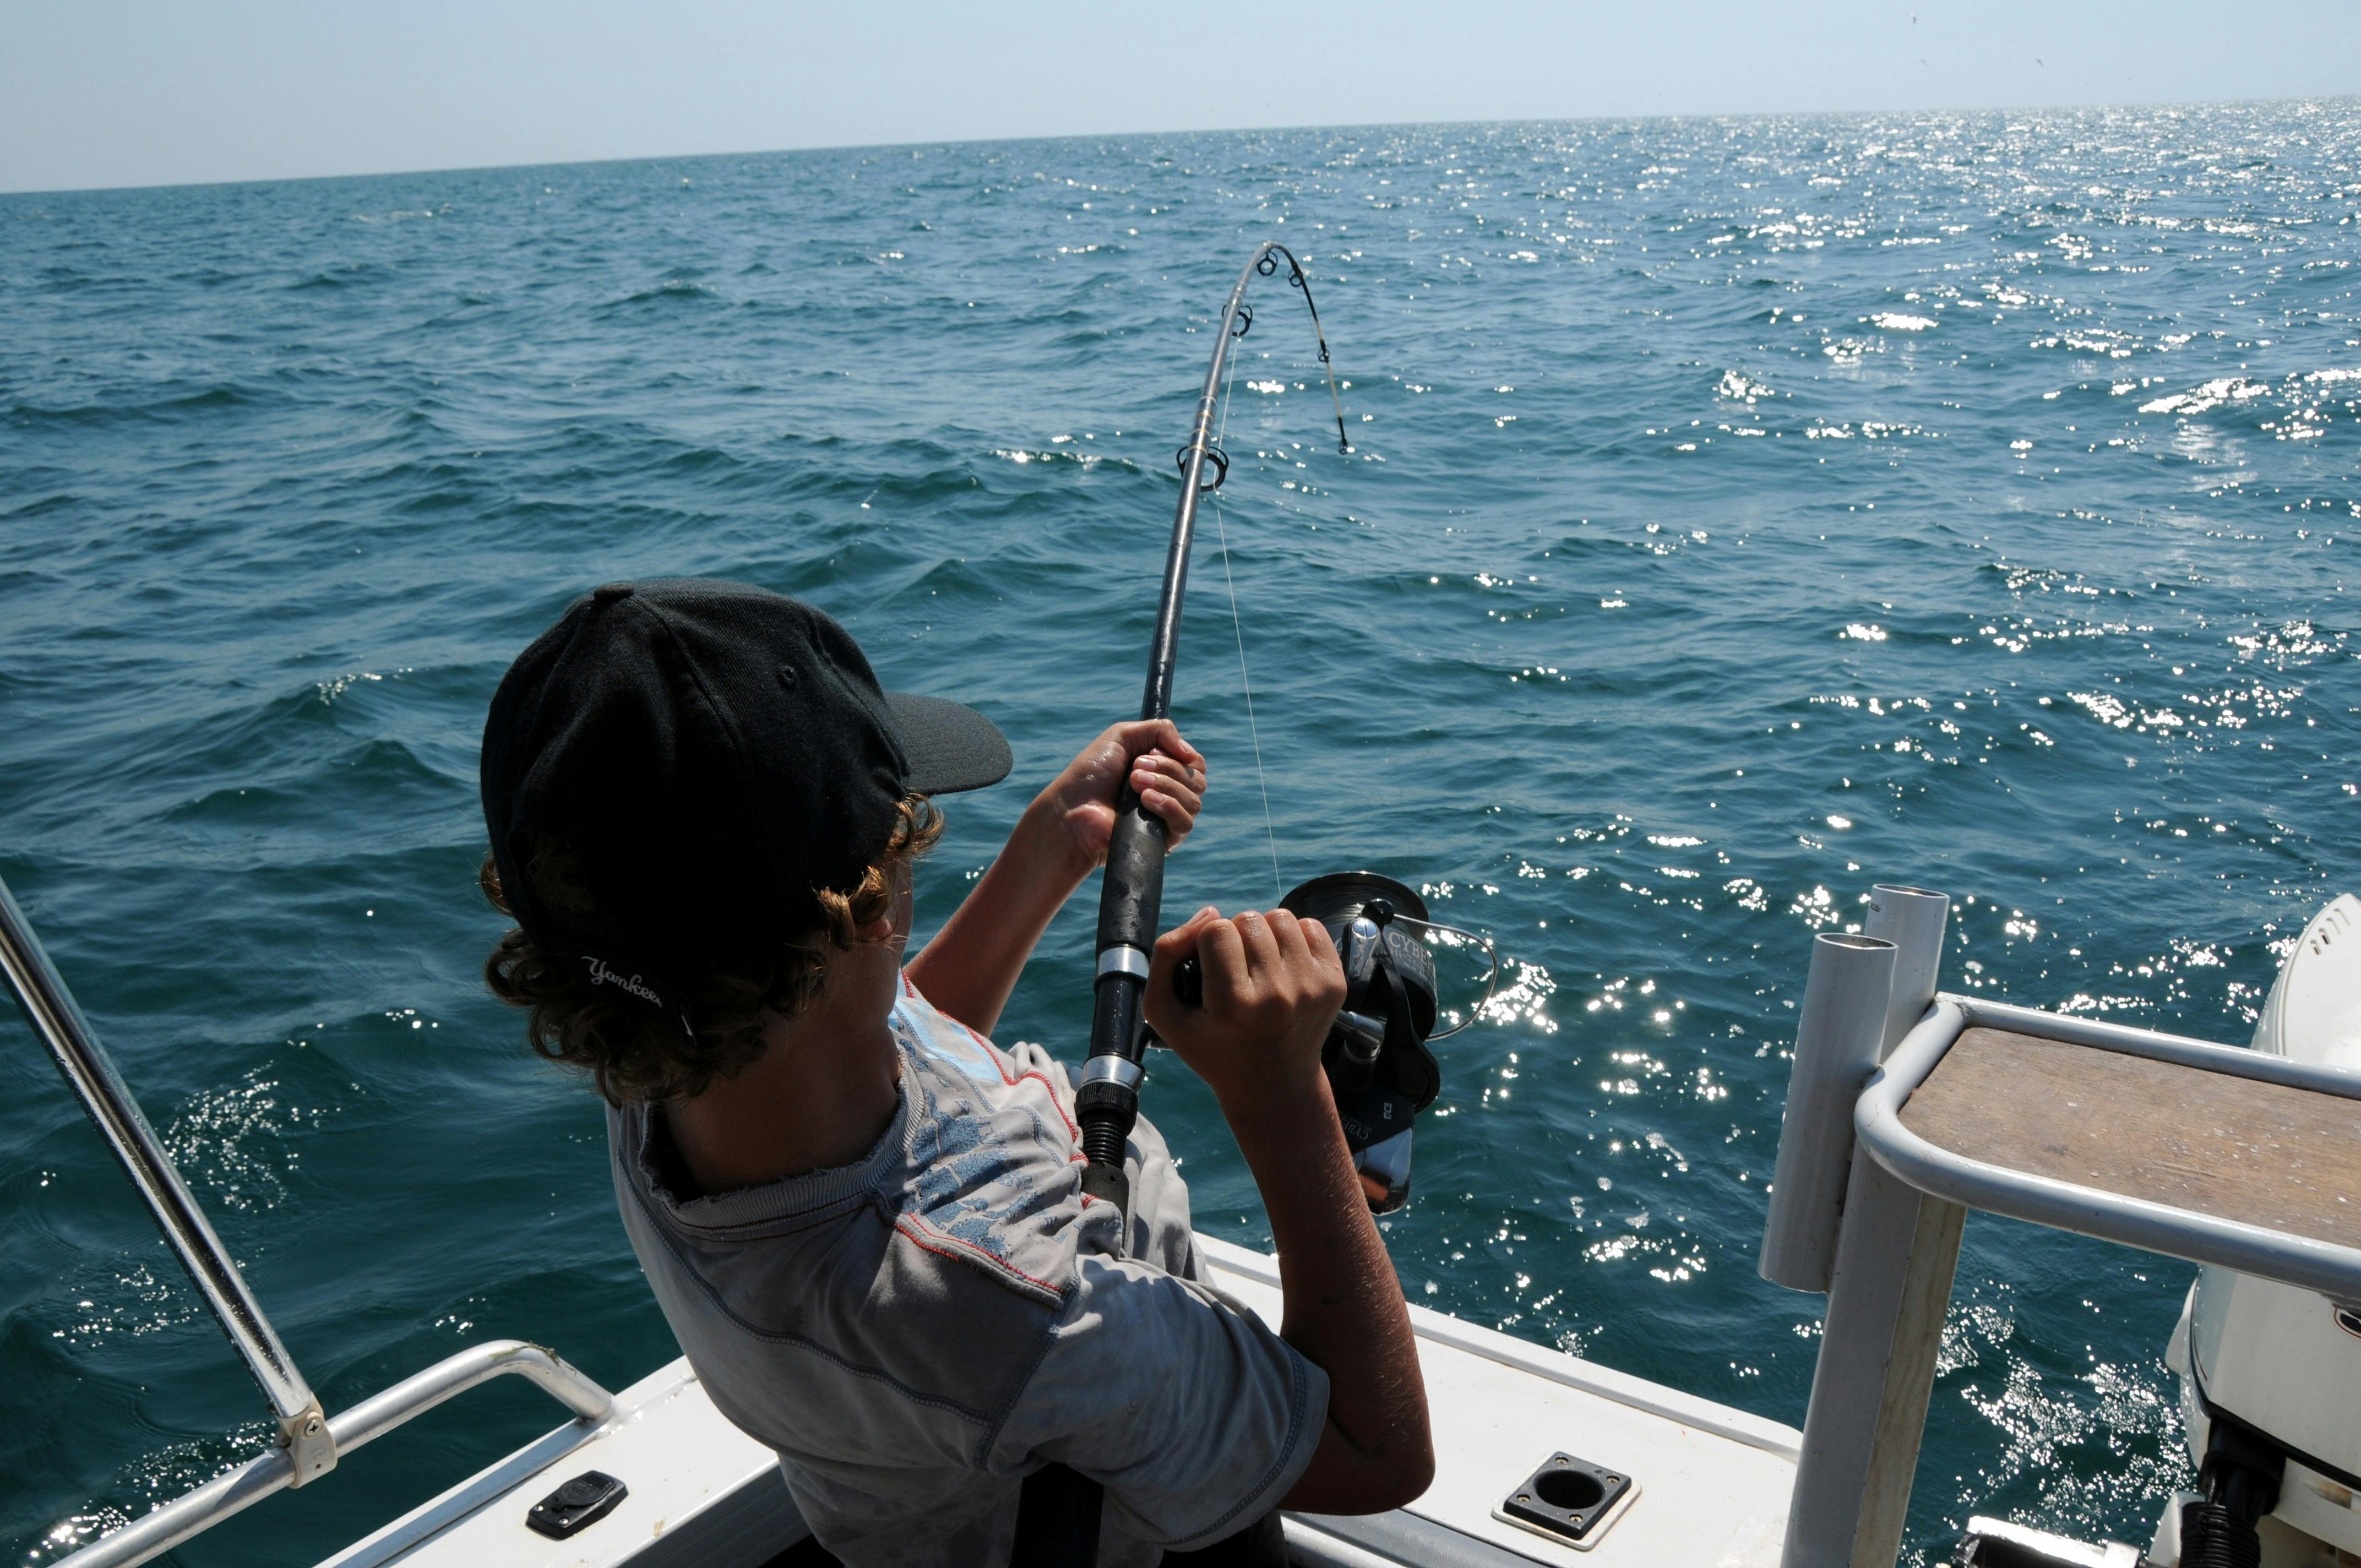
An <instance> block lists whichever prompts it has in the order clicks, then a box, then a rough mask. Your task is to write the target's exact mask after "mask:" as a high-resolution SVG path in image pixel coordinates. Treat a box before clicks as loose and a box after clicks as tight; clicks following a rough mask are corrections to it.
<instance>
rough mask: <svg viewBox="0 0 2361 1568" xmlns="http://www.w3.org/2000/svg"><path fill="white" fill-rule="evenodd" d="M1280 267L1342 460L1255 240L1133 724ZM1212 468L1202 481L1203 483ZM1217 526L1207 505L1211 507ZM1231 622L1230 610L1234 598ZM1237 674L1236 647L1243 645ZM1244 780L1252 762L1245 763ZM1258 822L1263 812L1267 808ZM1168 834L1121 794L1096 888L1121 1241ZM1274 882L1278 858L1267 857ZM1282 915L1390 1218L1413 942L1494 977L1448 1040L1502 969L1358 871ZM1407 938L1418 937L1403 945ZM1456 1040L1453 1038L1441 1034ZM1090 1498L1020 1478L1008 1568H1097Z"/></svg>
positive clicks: (1097, 1043) (1417, 1034) (1092, 1178)
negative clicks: (1328, 981)
mask: <svg viewBox="0 0 2361 1568" xmlns="http://www.w3.org/2000/svg"><path fill="white" fill-rule="evenodd" d="M1282 259H1284V261H1285V263H1286V267H1287V280H1288V282H1289V284H1290V285H1291V286H1292V287H1293V288H1295V289H1297V290H1298V291H1301V293H1302V295H1303V304H1304V308H1305V310H1306V311H1307V312H1309V313H1310V314H1311V317H1312V335H1313V337H1314V339H1315V340H1316V341H1317V342H1318V344H1319V348H1320V363H1321V366H1322V367H1323V370H1324V371H1325V372H1326V375H1327V378H1328V398H1329V406H1330V409H1331V411H1333V412H1334V416H1335V420H1336V449H1337V451H1338V452H1339V453H1340V454H1345V455H1349V454H1350V453H1351V452H1352V450H1353V444H1352V441H1351V439H1350V438H1349V437H1348V436H1347V435H1346V434H1345V405H1344V400H1343V398H1342V397H1341V396H1340V395H1339V394H1338V392H1337V389H1336V371H1335V367H1334V364H1333V362H1332V361H1331V360H1330V357H1329V354H1328V337H1327V334H1326V333H1325V332H1324V331H1323V329H1322V327H1321V324H1320V308H1319V306H1318V305H1317V304H1316V303H1314V302H1313V301H1312V281H1311V279H1310V278H1309V277H1308V276H1306V275H1305V273H1304V270H1303V265H1302V263H1301V262H1300V261H1298V260H1297V259H1296V258H1295V254H1294V253H1293V252H1292V251H1290V250H1289V249H1288V248H1287V247H1285V246H1283V245H1280V244H1279V243H1278V242H1277V241H1275V240H1266V241H1264V242H1263V243H1262V244H1261V245H1258V246H1257V247H1255V252H1254V254H1253V255H1252V256H1251V257H1249V258H1247V260H1246V265H1245V266H1244V267H1243V268H1241V269H1239V271H1238V279H1237V281H1236V283H1235V284H1234V285H1232V286H1231V289H1230V297H1229V302H1228V303H1227V304H1226V305H1224V307H1223V310H1222V314H1221V317H1220V319H1219V321H1218V322H1217V323H1216V324H1215V330H1214V337H1213V363H1212V364H1211V365H1209V366H1208V367H1206V370H1205V387H1204V390H1203V392H1202V394H1201V395H1200V396H1199V398H1198V400H1197V418H1196V422H1195V423H1194V425H1193V426H1192V427H1191V431H1190V434H1189V441H1188V444H1186V445H1184V446H1182V447H1181V448H1180V451H1179V453H1177V454H1176V455H1175V456H1174V461H1175V462H1176V463H1177V464H1178V465H1179V466H1180V501H1179V503H1178V505H1177V506H1176V508H1175V509H1174V512H1173V517H1172V542H1171V545H1170V549H1169V550H1168V551H1167V552H1166V554H1165V558H1164V583H1163V590H1162V594H1161V596H1160V598H1159V600H1158V604H1157V609H1156V630H1155V633H1154V635H1153V636H1152V637H1151V638H1150V640H1149V642H1148V688H1147V691H1146V692H1145V694H1144V695H1143V696H1141V698H1140V705H1139V709H1140V711H1139V716H1140V718H1143V719H1154V718H1170V716H1171V708H1172V672H1173V665H1174V663H1175V662H1176V660H1177V657H1178V654H1179V652H1180V609H1181V601H1182V598H1184V596H1185V594H1186V592H1187V588H1188V581H1189V551H1190V546H1191V543H1193V542H1194V539H1195V535H1196V524H1197V507H1198V503H1199V502H1200V501H1201V500H1202V499H1203V498H1204V497H1206V496H1208V495H1211V494H1213V492H1215V491H1216V490H1219V489H1220V488H1222V484H1223V482H1224V480H1225V479H1227V478H1228V477H1229V472H1230V460H1229V457H1228V455H1226V454H1225V453H1224V451H1223V450H1222V447H1221V444H1220V438H1219V435H1218V433H1217V432H1216V429H1215V424H1214V420H1215V411H1216V409H1217V407H1220V406H1224V404H1225V393H1224V387H1225V383H1224V370H1225V369H1226V367H1227V366H1228V364H1229V359H1230V353H1231V350H1232V349H1233V347H1235V345H1236V344H1237V342H1238V341H1239V340H1240V339H1242V338H1244V337H1245V336H1246V334H1247V333H1248V332H1249V331H1251V330H1252V328H1253V326H1254V309H1253V307H1252V306H1250V305H1248V304H1247V303H1246V290H1247V289H1248V287H1249V286H1250V285H1252V283H1253V282H1254V280H1255V279H1256V278H1257V277H1262V278H1268V277H1271V276H1273V275H1275V274H1276V273H1277V272H1278V271H1279V265H1280V262H1281V260H1282ZM1208 466H1210V467H1211V469H1212V477H1211V478H1210V479H1208V477H1207V469H1208ZM1215 505H1216V508H1217V511H1216V516H1217V517H1218V507H1219V502H1218V501H1217V502H1216V503H1215ZM1232 609H1233V611H1234V612H1235V593H1234V594H1233V596H1232ZM1240 656H1241V667H1243V658H1244V644H1243V641H1242V642H1241V644H1240ZM1257 765H1259V763H1258V762H1257ZM1265 810H1266V813H1268V795H1266V797H1265ZM1165 850H1166V845H1165V829H1164V823H1163V820H1162V819H1161V818H1160V817H1155V816H1153V815H1151V814H1150V813H1149V812H1148V810H1147V809H1146V808H1145V807H1144V806H1141V804H1140V800H1139V796H1138V795H1137V794H1135V793H1133V792H1132V791H1131V790H1130V789H1129V788H1126V790H1125V791H1124V795H1123V797H1122V799H1121V801H1120V802H1119V803H1118V805H1117V806H1116V812H1115V831H1114V834H1113V837H1112V838H1111V839H1110V841H1109V843H1108V846H1107V860H1106V876H1105V879H1104V882H1103V883H1101V885H1100V889H1099V923H1098V945H1097V952H1098V962H1097V968H1096V974H1095V977H1094V979H1093V987H1092V1008H1091V1051H1090V1056H1089V1058H1088V1059H1087V1060H1086V1061H1085V1062H1084V1064H1083V1067H1082V1077H1081V1079H1080V1080H1079V1082H1078V1084H1077V1087H1076V1089H1075V1093H1074V1119H1075V1121H1076V1123H1077V1124H1079V1125H1080V1128H1081V1133H1082V1153H1083V1156H1084V1157H1085V1159H1086V1161H1087V1163H1086V1164H1085V1165H1084V1166H1083V1168H1082V1192H1083V1194H1084V1195H1085V1196H1086V1197H1089V1198H1096V1199H1100V1200H1102V1201H1106V1202H1109V1203H1112V1204H1114V1205H1115V1211H1116V1213H1117V1215H1118V1216H1119V1223H1118V1225H1117V1227H1116V1234H1117V1236H1118V1237H1127V1236H1128V1235H1129V1234H1130V1218H1131V1183H1130V1179H1129V1178H1128V1176H1127V1175H1126V1173H1125V1170H1124V1164H1123V1161H1124V1148H1125V1144H1126V1140H1127V1139H1128V1138H1129V1137H1130V1135H1131V1131H1132V1128H1133V1126H1134V1125H1135V1124H1137V1122H1138V1119H1139V1089H1140V1085H1141V1083H1142V1082H1143V1081H1144V1080H1146V1077H1147V1071H1146V1068H1145V1065H1144V1058H1145V1057H1146V1055H1147V1047H1148V1031H1147V1028H1146V1025H1145V1018H1144V1014H1145V1001H1146V996H1147V991H1148V954H1149V951H1150V949H1151V948H1153V946H1154V944H1155V940H1156V933H1157V921H1158V916H1159V913H1160V908H1161V905H1162V903H1163V897H1164V856H1165ZM1272 859H1273V870H1274V871H1276V869H1277V854H1276V850H1274V853H1273V857H1272ZM1279 907H1280V908H1282V909H1285V910H1287V911H1289V912H1290V913H1292V914H1295V915H1298V916H1302V917H1304V918H1307V919H1315V920H1318V921H1320V922H1321V923H1322V924H1323V926H1325V927H1327V929H1328V933H1329V936H1330V938H1331V939H1332V940H1333V941H1334V943H1335V944H1336V949H1337V952H1338V954H1339V955H1340V956H1341V958H1342V959H1343V960H1344V965H1345V1006H1344V1009H1343V1011H1341V1012H1340V1013H1339V1014H1337V1019H1336V1023H1335V1025H1334V1027H1333V1028H1332V1029H1331V1030H1330V1033H1329V1038H1328V1040H1327V1042H1326V1045H1325V1047H1324V1048H1323V1053H1322V1066H1323V1069H1325V1070H1326V1072H1327V1074H1328V1079H1329V1082H1330V1085H1331V1088H1332V1090H1333V1091H1334V1096H1335V1101H1336V1106H1337V1113H1338V1116H1339V1119H1340V1120H1341V1121H1342V1122H1343V1124H1344V1126H1345V1145H1346V1147H1347V1149H1348V1150H1349V1151H1350V1152H1351V1153H1352V1154H1353V1156H1354V1162H1355V1168H1356V1170H1357V1171H1358V1172H1359V1173H1360V1176H1361V1181H1362V1186H1363V1189H1364V1191H1365V1192H1366V1193H1367V1197H1368V1200H1369V1206H1370V1208H1371V1209H1373V1210H1375V1211H1377V1212H1380V1213H1390V1212H1393V1211H1395V1210H1397V1209H1400V1207H1401V1206H1402V1205H1403V1204H1404V1203H1405V1202H1407V1201H1409V1196H1410V1150H1411V1122H1412V1119H1413V1118H1414V1117H1415V1116H1416V1115H1417V1113H1419V1112H1420V1111H1422V1110H1423V1109H1425V1108H1426V1106H1427V1105H1429V1104H1430V1103H1432V1102H1433V1100H1434V1098H1435V1096H1436V1094H1437V1093H1438V1092H1440V1091H1441V1088H1442V1071H1441V1069H1440V1068H1439V1067H1438V1065H1437V1064H1436V1062H1435V1059H1434V1056H1433V1053H1432V1052H1431V1051H1430V1050H1428V1048H1427V1041H1428V1039H1429V1038H1430V1037H1436V1038H1439V1037H1441V1036H1434V1034H1433V1030H1434V1025H1435V1024H1436V1022H1437V1021H1438V1020H1437V991H1436V985H1435V971H1434V959H1433V954H1432V953H1431V952H1430V951H1429V950H1428V947H1427V944H1426V942H1425V941H1424V940H1423V939H1422V935H1417V936H1414V935H1412V934H1411V932H1412V931H1413V930H1415V931H1417V932H1419V933H1421V934H1423V933H1430V932H1443V933H1445V934H1446V935H1450V936H1454V937H1455V938H1463V939H1465V940H1468V941H1472V942H1475V943H1477V944H1478V945H1480V946H1481V947H1482V948H1484V950H1485V952H1486V953H1487V954H1488V956H1489V957H1490V959H1491V962H1490V965H1489V968H1488V971H1487V973H1486V976H1485V981H1484V984H1485V990H1484V1001H1483V1002H1480V1003H1477V1006H1476V1007H1475V1008H1474V1009H1473V1010H1472V1011H1471V1012H1470V1013H1469V1014H1468V1015H1467V1017H1466V1021H1465V1022H1463V1023H1461V1024H1460V1025H1458V1027H1459V1028H1465V1027H1466V1026H1467V1025H1468V1024H1472V1023H1473V1022H1474V1021H1475V1020H1476V1018H1477V1016H1479V1015H1480V1014H1481V1013H1482V1011H1483V1008H1484V1006H1485V1005H1486V1004H1487V1003H1489V1001H1490V1000H1491V994H1492V987H1493V985H1494V984H1495V983H1496V982H1497V981H1498V979H1499V969H1500V966H1499V955H1498V954H1497V953H1495V952H1494V951H1493V948H1492V944H1491V941H1490V939H1489V938H1486V937H1484V936H1482V935H1480V934H1479V933H1477V932H1473V931H1466V930H1463V929H1461V928H1460V927H1454V926H1445V925H1443V924H1440V923H1438V922H1435V921H1433V920H1430V919H1429V918H1428V916H1427V909H1426V905H1425V904H1424V902H1423V901H1422V899H1421V898H1420V897H1419V895H1418V894H1416V893H1415V892H1413V891H1411V889H1410V888H1409V887H1407V886H1405V885H1403V884H1402V883H1399V882H1396V881H1394V880H1393V879H1392V878H1390V877H1384V876H1379V875H1378V874H1376V873H1375V872H1334V873H1332V874H1330V875H1327V876H1321V877H1314V878H1313V879H1312V881H1310V882H1308V883H1303V884H1302V885H1301V886H1300V887H1298V888H1296V889H1295V890H1294V891H1293V892H1292V893H1290V894H1286V895H1285V896H1284V897H1282V898H1281V899H1280V900H1279ZM1173 980H1174V986H1175V989H1176V991H1178V992H1180V1000H1181V1001H1183V1002H1185V1003H1192V1004H1193V1003H1196V1002H1197V1001H1198V1000H1199V999H1200V996H1201V995H1202V972H1201V971H1200V970H1199V969H1198V966H1197V963H1196V960H1195V959H1193V958H1191V959H1184V960H1183V961H1182V962H1181V964H1180V966H1179V970H1178V972H1177V973H1176V974H1175V975H1174V977H1173ZM1450 1032H1452V1033H1455V1032H1456V1030H1453V1031H1450ZM1101 1505H1102V1497H1101V1489H1100V1487H1099V1486H1098V1484H1097V1483H1095V1482H1093V1481H1091V1480H1089V1479H1087V1478H1086V1477H1084V1476H1082V1475H1080V1474H1078V1473H1077V1472H1075V1471H1073V1470H1071V1469H1070V1468H1069V1467H1067V1466H1065V1465H1063V1464H1049V1465H1045V1466H1043V1467H1042V1468H1041V1469H1039V1470H1037V1471H1035V1472H1034V1473H1033V1474H1032V1475H1029V1476H1027V1478H1026V1481H1025V1485H1024V1487H1023V1489H1022V1491H1021V1493H1020V1494H1019V1497H1018V1502H1017V1511H1016V1541H1015V1544H1014V1548H1013V1550H1012V1552H1011V1554H1010V1558H1009V1561H1010V1563H1012V1564H1013V1565H1015V1568H1046V1565H1054V1568H1091V1565H1092V1564H1093V1563H1095V1562H1096V1561H1097V1556H1098V1535H1099V1519H1100V1513H1101Z"/></svg>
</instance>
